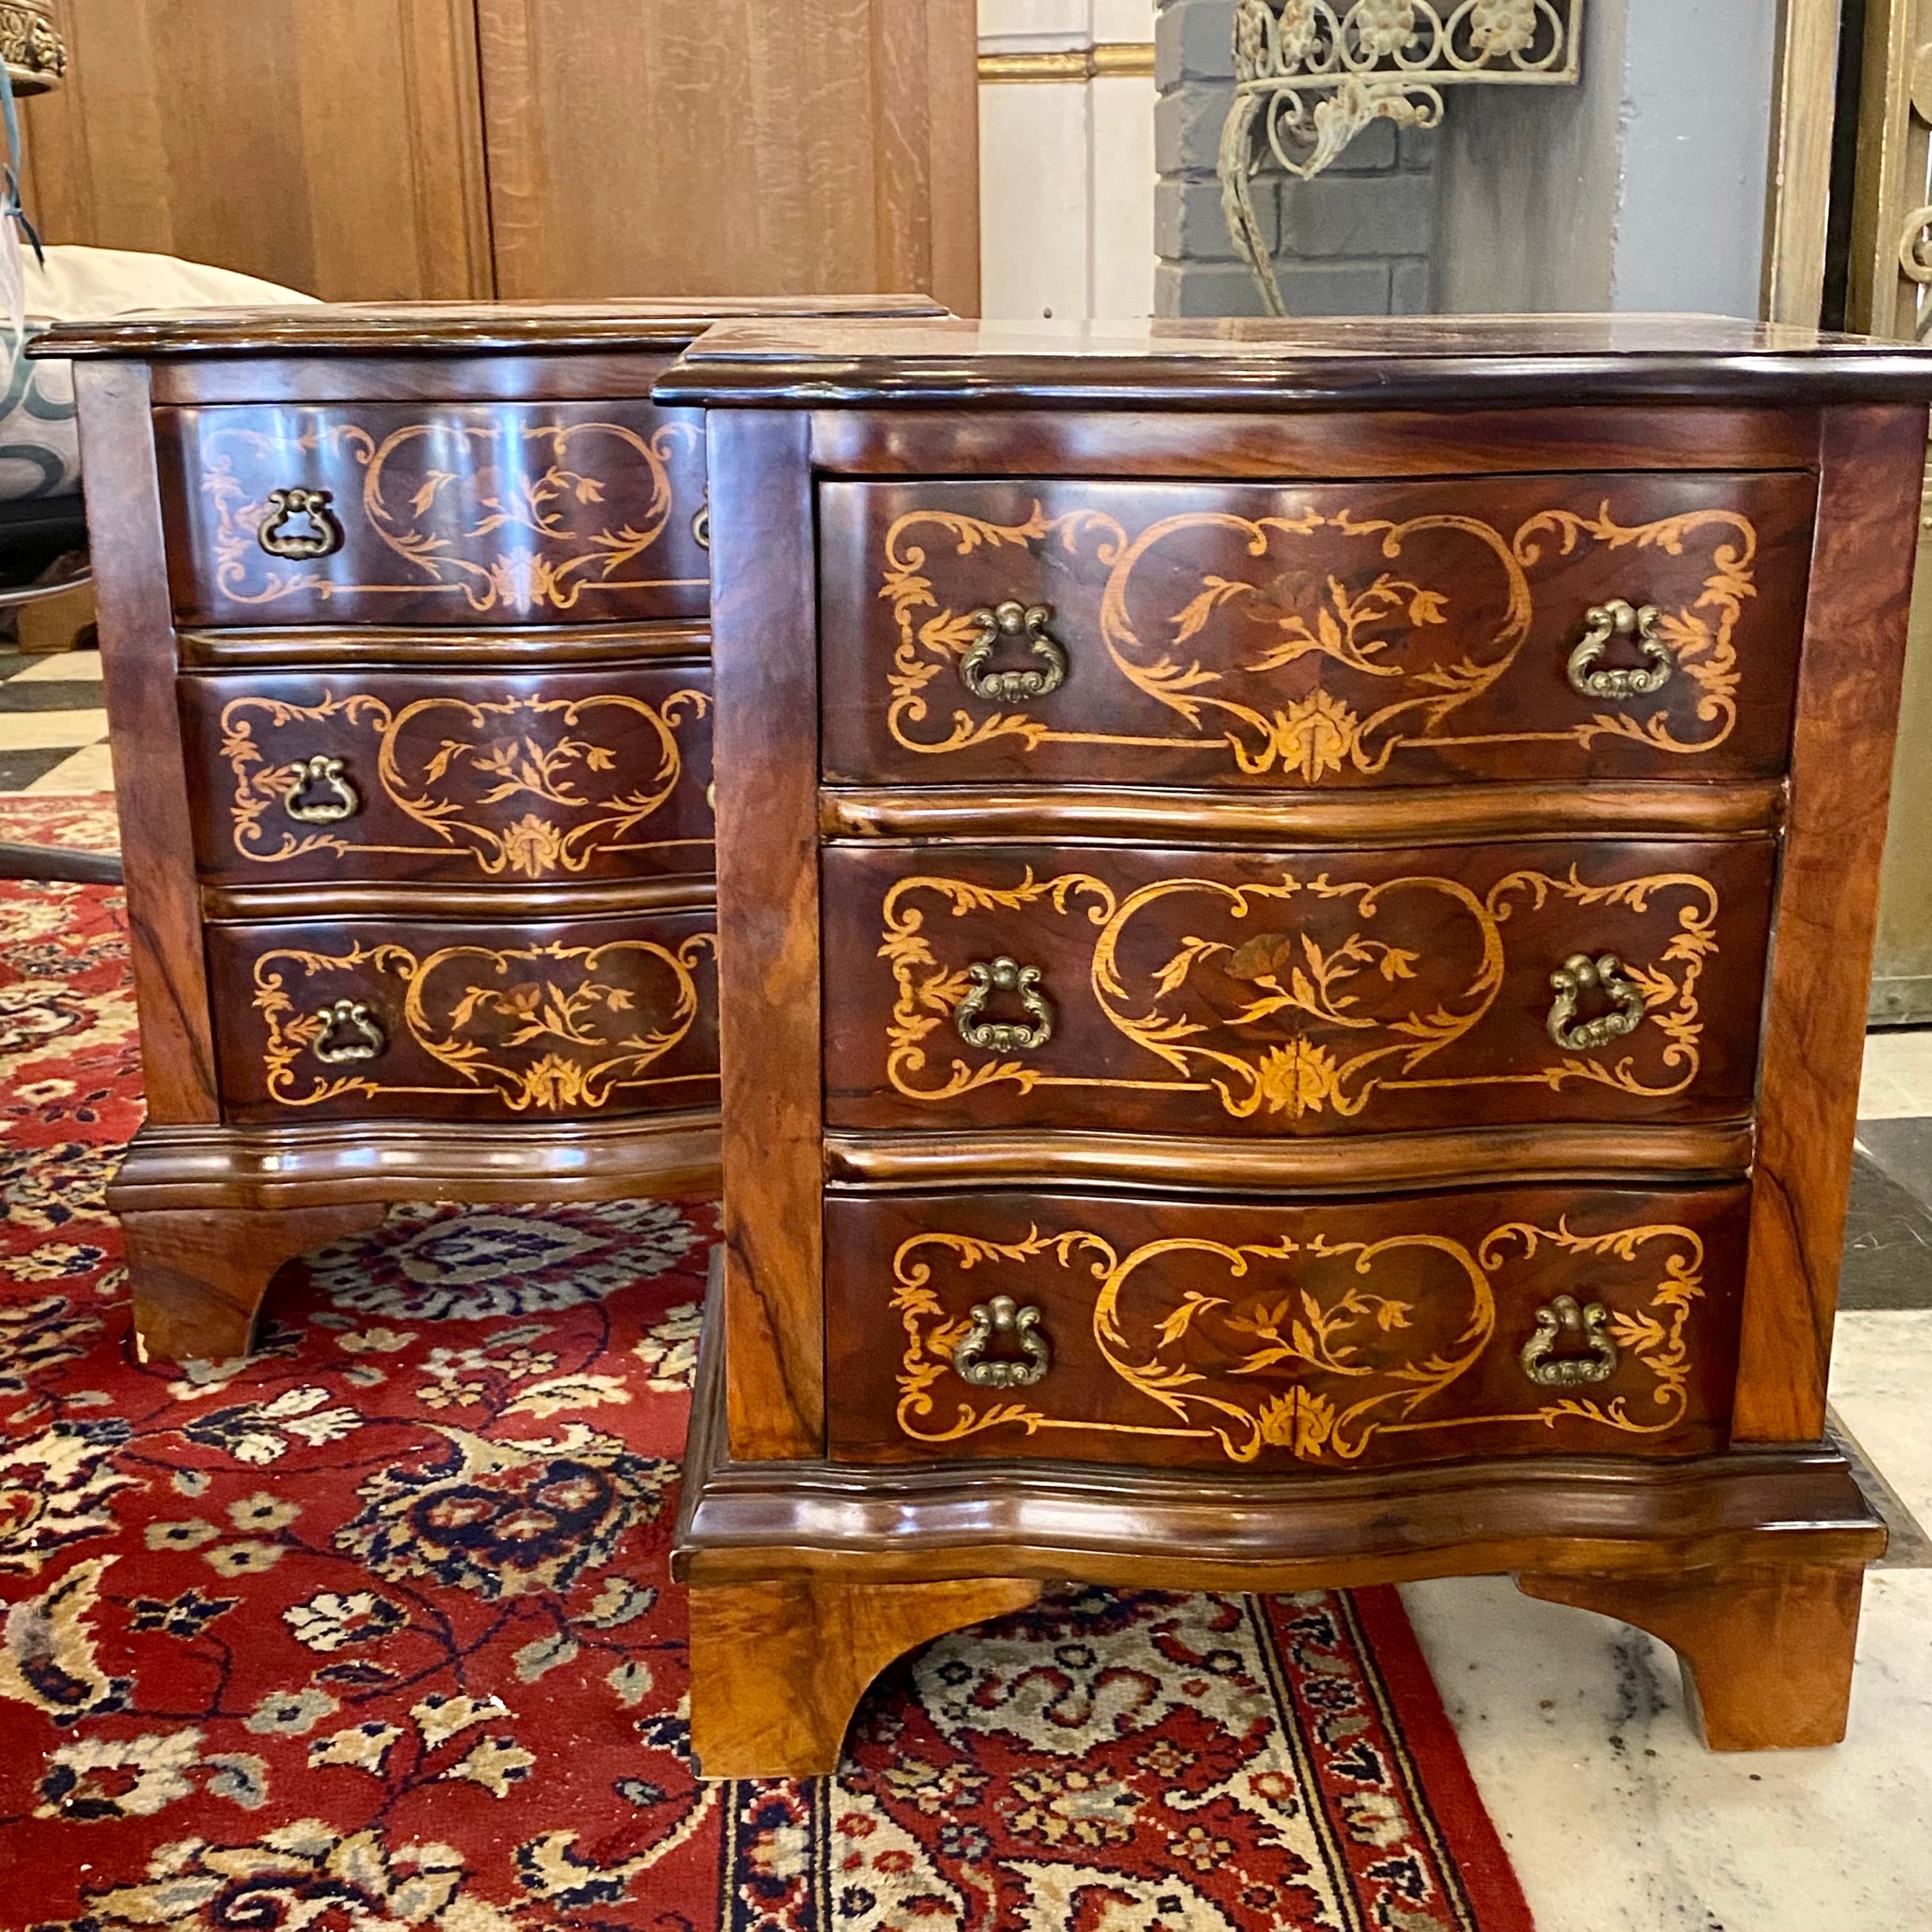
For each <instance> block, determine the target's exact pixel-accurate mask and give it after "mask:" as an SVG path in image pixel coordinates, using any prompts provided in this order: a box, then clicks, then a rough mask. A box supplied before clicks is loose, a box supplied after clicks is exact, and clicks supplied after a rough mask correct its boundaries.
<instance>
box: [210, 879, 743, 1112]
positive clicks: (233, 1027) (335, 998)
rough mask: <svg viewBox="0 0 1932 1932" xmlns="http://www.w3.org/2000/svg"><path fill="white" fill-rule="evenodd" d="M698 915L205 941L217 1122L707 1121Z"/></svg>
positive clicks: (382, 923) (216, 933)
mask: <svg viewBox="0 0 1932 1932" xmlns="http://www.w3.org/2000/svg"><path fill="white" fill-rule="evenodd" d="M712 925H713V919H712V914H711V913H709V912H708V911H697V912H683V913H655V914H652V916H649V917H647V918H646V917H639V916H634V915H626V916H623V917H622V918H613V919H575V920H569V921H563V922H550V923H541V924H527V925H526V924H518V925H514V926H511V925H505V924H502V923H500V922H499V923H497V924H495V925H459V924H454V923H449V924H446V923H444V922H442V921H431V920H427V919H425V920H419V921H418V920H391V919H380V920H379V919H335V920H329V921H327V922H320V921H312V920H305V921H303V922H302V923H301V924H299V925H296V924H272V925H259V926H257V925H248V926H242V925H235V926H226V925H224V926H210V927H209V928H208V934H207V938H208V976H209V981H210V985H211V990H212V992H213V995H214V1014H215V1044H216V1050H217V1060H218V1061H219V1064H220V1079H221V1100H222V1110H223V1117H224V1118H226V1119H228V1120H229V1121H296V1120H305V1119H307V1120H317V1119H341V1118H353V1119H365V1118H386V1119H396V1118H409V1117H410V1116H414V1117H416V1118H422V1119H429V1120H460V1121H472V1120H517V1119H544V1118H549V1119H569V1118H578V1119H588V1118H608V1117H610V1116H613V1115H623V1114H637V1113H649V1112H657V1111H660V1110H664V1109H688V1108H699V1107H715V1106H716V1105H717V1104H718V995H717V980H716V971H715V961H714V957H713V955H714V941H713V938H712Z"/></svg>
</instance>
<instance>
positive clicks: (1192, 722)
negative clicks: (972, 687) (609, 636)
mask: <svg viewBox="0 0 1932 1932" xmlns="http://www.w3.org/2000/svg"><path fill="white" fill-rule="evenodd" d="M1318 494H1319V492H1311V493H1310V500H1309V502H1307V505H1306V506H1305V507H1301V508H1295V507H1294V499H1293V497H1292V496H1289V497H1288V499H1287V500H1286V502H1285V504H1284V507H1283V511H1282V512H1281V513H1280V514H1273V515H1265V516H1260V517H1246V516H1242V515H1240V514H1235V513H1234V512H1233V511H1223V510H1205V509H1203V510H1190V511H1180V512H1178V513H1176V514H1170V515H1166V516H1158V517H1154V518H1153V519H1152V520H1149V521H1145V522H1143V523H1136V522H1134V521H1133V520H1130V519H1128V518H1126V517H1124V516H1121V515H1117V514H1115V513H1114V511H1112V510H1111V509H1109V508H1102V507H1079V508H1071V509H1067V510H1064V511H1055V512H1050V511H1049V510H1048V509H1047V508H1046V507H1045V505H1043V503H1041V502H1034V505H1033V506H1032V509H1031V514H1028V516H1027V517H1025V518H1024V520H1021V521H1019V522H1016V523H1000V522H997V521H994V520H989V519H988V518H986V517H976V516H973V515H970V514H965V512H964V511H958V510H954V509H951V508H941V507H938V506H934V507H932V508H913V509H910V510H907V511H904V512H903V513H901V514H899V515H898V516H897V517H895V518H894V519H893V520H892V522H891V523H889V526H886V529H885V530H884V532H883V539H882V543H883V554H882V556H881V557H880V562H879V568H878V574H877V595H879V597H880V598H882V599H883V601H885V602H886V604H887V605H888V606H889V608H890V610H891V611H892V620H893V623H894V625H895V632H896V643H895V647H894V649H893V650H892V655H891V661H890V664H889V667H887V670H886V679H887V682H888V685H889V703H888V704H887V706H886V713H885V721H886V730H887V731H888V732H889V734H890V737H891V739H892V741H893V742H895V744H896V745H898V746H899V747H900V748H901V749H902V750H904V751H909V752H913V753H917V754H920V755H921V756H922V757H931V758H933V759H935V760H946V759H948V758H953V759H957V758H959V757H960V756H961V755H962V754H972V753H974V752H976V751H982V750H983V749H984V748H987V747H989V746H991V745H995V744H999V743H1002V742H1005V743H1008V744H1010V745H1012V746H1013V748H1015V749H1016V751H1017V752H1018V754H1019V755H1020V756H1021V757H1022V758H1023V759H1024V758H1027V757H1032V756H1034V754H1039V753H1040V752H1041V751H1043V749H1045V748H1051V747H1058V746H1073V745H1088V746H1092V747H1094V748H1096V749H1097V751H1104V754H1105V755H1106V757H1108V758H1109V760H1118V765H1117V766H1110V769H1118V773H1119V775H1120V777H1121V779H1123V780H1129V779H1131V778H1133V775H1135V772H1136V769H1137V766H1136V754H1146V755H1147V756H1148V757H1154V756H1155V755H1156V754H1170V755H1171V754H1175V753H1178V752H1189V751H1192V752H1196V753H1205V752H1217V753H1218V760H1219V762H1220V765H1221V766H1222V768H1223V769H1224V770H1226V771H1227V772H1230V773H1232V774H1235V775H1238V776H1239V777H1241V778H1245V779H1248V780H1260V781H1270V780H1272V781H1275V782H1277V783H1279V784H1284V785H1289V786H1296V785H1300V786H1319V785H1322V784H1326V783H1333V782H1337V781H1355V782H1364V781H1378V780H1382V779H1384V778H1385V777H1387V776H1391V775H1393V776H1396V777H1400V776H1401V775H1403V766H1405V764H1407V763H1415V760H1416V759H1417V757H1418V754H1444V753H1453V752H1455V751H1471V750H1475V749H1479V748H1480V749H1487V750H1489V751H1497V750H1500V749H1502V748H1506V747H1510V746H1532V745H1553V744H1562V745H1570V746H1573V747H1575V748H1577V749H1578V750H1580V751H1590V750H1592V748H1596V747H1598V746H1599V745H1601V744H1602V743H1604V742H1605V741H1609V740H1622V741H1624V742H1627V743H1628V744H1631V745H1637V746H1641V747H1643V748H1646V749H1648V750H1649V751H1654V752H1657V753H1660V754H1664V756H1665V757H1667V758H1668V759H1670V760H1677V759H1688V758H1694V757H1697V756H1699V755H1700V754H1706V753H1709V752H1710V751H1713V750H1715V748H1718V746H1720V745H1723V744H1724V743H1725V742H1726V741H1727V739H1729V738H1730V736H1731V734H1732V733H1733V730H1734V729H1735V728H1736V724H1737V722H1738V716H1739V701H1740V691H1741V685H1742V671H1741V669H1740V665H1739V653H1738V649H1737V646H1736V639H1735V634H1736V629H1737V626H1738V625H1739V620H1740V619H1741V617H1742V615H1743V613H1744V610H1745V604H1746V602H1747V600H1748V599H1749V598H1752V597H1753V596H1754V595H1756V594H1757V580H1756V574H1755V565H1756V560H1757V555H1758V549H1759V534H1758V531H1757V526H1755V524H1754V522H1753V520H1752V519H1751V517H1749V516H1748V515H1746V514H1744V513H1743V512H1742V511H1740V510H1738V509H1736V508H1730V507H1727V506H1722V505H1713V506H1712V507H1709V508H1698V509H1695V510H1691V511H1685V512H1682V513H1680V514H1674V515H1671V516H1668V517H1661V518H1657V519H1654V520H1648V521H1637V522H1626V521H1624V520H1620V518H1619V516H1618V515H1617V514H1616V513H1615V512H1614V511H1613V507H1612V504H1611V502H1610V501H1609V500H1607V499H1606V500H1604V501H1603V502H1601V504H1600V505H1598V507H1596V508H1594V509H1592V510H1589V511H1584V510H1580V509H1577V508H1569V507H1565V506H1563V505H1547V506H1546V507H1543V508H1538V509H1537V510H1535V511H1534V512H1533V513H1532V514H1528V515H1526V516H1524V517H1522V518H1521V519H1520V520H1514V521H1512V522H1511V523H1508V524H1506V525H1504V526H1498V525H1497V524H1496V523H1492V522H1490V521H1489V520H1486V519H1485V518H1484V517H1482V516H1479V515H1476V514H1469V513H1465V512H1461V511H1441V512H1437V513H1433V514H1424V515H1418V516H1406V517H1380V516H1375V515H1370V514H1363V513H1362V511H1361V509H1360V508H1355V507H1351V506H1350V504H1349V502H1343V503H1342V504H1341V505H1340V507H1337V508H1328V509H1324V508H1317V507H1315V506H1314V498H1315V497H1316V495H1318ZM1055 500H1056V502H1058V501H1063V500H1064V493H1061V495H1060V496H1056V499H1055ZM1323 500H1324V501H1328V502H1333V501H1334V499H1333V497H1332V496H1328V497H1324V498H1323ZM1352 500H1353V501H1354V502H1357V503H1359V502H1361V500H1362V499H1361V498H1360V497H1359V496H1358V497H1357V498H1355V499H1352ZM1204 549H1205V550H1211V552H1212V553H1213V554H1214V555H1216V556H1226V558H1227V559H1229V561H1228V562H1227V563H1226V565H1222V566H1219V567H1205V568H1204V567H1203V565H1202V555H1203V553H1204ZM1003 550H1010V551H1012V552H1013V553H1014V554H1015V567H1014V568H1013V569H1012V570H1011V571H1010V572H1009V576H1010V580H1012V581H1013V583H1016V584H1019V583H1025V584H1026V585H1028V586H1033V587H1034V592H1036V594H1037V591H1038V590H1039V589H1043V588H1044V587H1046V586H1048V585H1049V583H1051V582H1052V580H1053V577H1054V575H1055V573H1056V572H1066V573H1071V575H1070V579H1069V580H1070V582H1073V581H1076V580H1077V581H1079V582H1080V583H1085V581H1086V580H1087V578H1086V576H1085V574H1083V573H1084V572H1085V571H1092V572H1093V574H1094V575H1095V576H1097V577H1099V578H1100V588H1099V592H1098V610H1097V622H1096V623H1095V624H1094V626H1093V629H1092V634H1086V633H1087V629H1088V627H1087V625H1085V622H1082V623H1080V624H1078V625H1076V624H1075V623H1074V622H1073V620H1072V619H1071V618H1070V616H1069V614H1068V613H1066V612H1057V613H1055V622H1056V627H1057V628H1056V634H1057V635H1058V637H1059V638H1060V641H1061V643H1063V644H1064V646H1066V648H1067V650H1068V652H1070V656H1071V658H1072V661H1073V667H1074V672H1075V676H1074V679H1073V680H1071V681H1070V682H1069V683H1068V685H1067V687H1066V688H1064V689H1063V690H1061V691H1058V693H1057V694H1055V695H1054V696H1052V697H1050V698H1046V699H1043V700H1040V701H1038V702H1036V703H1022V704H1017V705H995V706H991V707H990V708H989V707H986V706H980V707H978V708H973V709H969V708H968V707H966V706H964V705H962V704H961V703H959V702H957V701H956V700H958V699H959V697H960V696H961V695H962V685H961V682H960V680H959V676H957V671H958V667H959V661H960V660H961V659H962V657H964V656H965V654H966V653H967V652H968V651H969V650H971V649H972V648H973V647H974V643H975V640H977V637H978V636H979V634H980V628H979V625H978V624H977V622H976V620H975V617H974V613H973V612H972V610H971V609H970V608H967V607H962V606H963V604H964V601H965V595H966V593H965V592H963V591H962V592H961V593H960V596H959V599H958V600H956V598H955V596H954V595H953V593H952V592H951V591H950V590H949V588H948V581H947V571H946V570H945V568H944V560H945V559H947V558H949V557H952V558H968V557H976V556H978V557H985V556H990V555H992V554H993V553H998V552H1001V551H1003ZM1595 556H1602V557H1610V556H1624V557H1627V558H1628V559H1629V564H1628V572H1627V574H1628V575H1629V577H1631V580H1632V581H1633V582H1635V583H1649V582H1650V581H1651V580H1652V576H1653V575H1654V574H1655V567H1656V565H1657V563H1658V560H1659V559H1683V560H1684V561H1683V562H1680V563H1677V564H1676V565H1674V567H1673V571H1672V573H1671V575H1670V581H1671V582H1673V583H1682V581H1683V580H1684V578H1685V574H1686V568H1687V566H1688V567H1689V568H1691V569H1692V570H1694V573H1695V574H1694V579H1693V580H1694V583H1695V584H1696V586H1697V587H1696V589H1695V592H1694V595H1691V596H1690V597H1689V598H1688V601H1682V602H1678V603H1676V604H1674V605H1667V606H1666V607H1664V608H1663V609H1662V610H1660V612H1659V613H1658V620H1657V632H1658V637H1659V638H1660V640H1661V643H1662V645H1663V646H1664V647H1665V648H1666V649H1667V651H1668V652H1669V654H1670V670H1671V671H1672V673H1673V674H1674V675H1675V676H1676V677H1677V678H1678V679H1680V680H1682V683H1681V685H1680V688H1679V690H1678V691H1673V693H1671V694H1670V697H1668V698H1667V699H1666V700H1661V701H1657V702H1651V703H1630V704H1622V705H1611V704H1603V703H1598V704H1596V705H1593V706H1589V707H1588V708H1587V709H1581V711H1580V715H1577V712H1578V707H1576V706H1572V705H1571V704H1570V703H1569V701H1568V698H1567V697H1565V695H1564V694H1563V692H1562V689H1561V688H1560V684H1559V682H1558V681H1559V680H1560V679H1561V676H1562V664H1561V661H1559V660H1558V659H1556V658H1553V659H1552V661H1551V662H1550V663H1549V664H1542V663H1541V662H1539V661H1537V660H1535V659H1532V660H1531V661H1529V662H1528V663H1525V662H1523V653H1524V651H1525V648H1526V644H1527V643H1529V640H1530V638H1531V637H1532V631H1533V629H1534V628H1535V626H1536V625H1537V623H1538V616H1539V613H1538V594H1539V592H1538V584H1539V580H1540V578H1541V577H1542V576H1543V575H1544V574H1546V573H1547V569H1548V568H1550V567H1551V566H1553V565H1562V566H1564V567H1565V568H1568V567H1570V566H1571V565H1574V563H1575V562H1577V561H1578V560H1580V559H1584V560H1587V559H1590V558H1592V557H1595ZM975 581H976V582H977V579H975ZM1646 594H1648V593H1646ZM1586 601H1587V600H1586ZM1658 601H1659V602H1662V601H1664V600H1663V599H1662V598H1661V597H1660V598H1658ZM1083 609H1084V605H1083ZM1551 615H1554V616H1556V618H1557V619H1558V621H1559V623H1560V625H1568V626H1571V627H1572V628H1574V629H1575V630H1576V631H1577V634H1581V631H1582V627H1583V623H1584V621H1585V618H1586V610H1585V608H1584V607H1583V604H1579V605H1578V606H1577V607H1576V608H1575V609H1574V610H1571V608H1569V607H1568V604H1565V603H1562V602H1560V601H1559V607H1558V609H1557V610H1556V612H1555V613H1545V616H1544V628H1545V629H1546V630H1547V629H1548V628H1550V621H1549V619H1550V616H1551ZM1571 641H1572V642H1574V639H1572V640H1571ZM1564 648H1565V649H1566V650H1567V649H1568V644H1566V645H1565V646H1564ZM1082 673H1085V676H1084V677H1083V676H1082V675H1081V674H1082ZM1109 679H1111V680H1115V681H1117V683H1116V684H1115V688H1112V689H1109V688H1108V682H1107V681H1108V680H1109ZM1512 680H1514V683H1515V684H1517V685H1521V686H1522V688H1523V689H1524V690H1525V691H1526V692H1528V693H1529V694H1530V697H1531V700H1532V714H1533V713H1535V712H1538V711H1540V710H1541V709H1547V707H1548V706H1550V704H1552V703H1557V704H1559V705H1560V706H1562V717H1561V721H1559V719H1558V718H1556V716H1554V715H1553V716H1552V717H1551V718H1550V719H1549V720H1548V721H1545V720H1544V718H1542V717H1541V716H1540V715H1532V714H1526V715H1523V717H1522V718H1521V719H1520V721H1508V722H1505V721H1503V720H1502V718H1500V717H1499V712H1501V713H1505V714H1506V713H1508V712H1509V711H1510V709H1511V706H1510V704H1509V703H1505V696H1506V694H1505V692H1503V691H1499V687H1502V686H1504V685H1505V684H1506V682H1510V681H1512ZM1686 692H1688V696H1686V695H1685V693H1686ZM1131 694H1139V697H1141V698H1144V699H1145V700H1148V701H1149V702H1150V703H1151V705H1152V706H1155V707H1157V710H1155V711H1154V712H1153V713H1152V717H1153V718H1160V719H1161V720H1163V722H1162V723H1161V724H1152V723H1151V724H1150V728H1147V729H1134V730H1129V729H1124V728H1121V725H1122V724H1124V723H1125V722H1126V718H1124V715H1123V714H1122V710H1121V704H1122V700H1123V699H1124V698H1127V697H1130V695H1131ZM1486 699H1487V700H1492V701H1491V702H1490V703H1488V704H1487V706H1478V703H1477V701H1478V700H1486ZM1472 706H1475V707H1476V708H1477V709H1478V710H1480V711H1481V712H1482V714H1483V715H1484V718H1487V720H1488V721H1487V723H1485V724H1482V725H1481V726H1480V727H1479V726H1478V725H1475V724H1469V723H1468V722H1466V714H1469V713H1470V712H1471V711H1472ZM1099 712H1104V713H1105V714H1106V715H1105V716H1104V717H1098V718H1097V715H1096V714H1097V713H1099Z"/></svg>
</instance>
